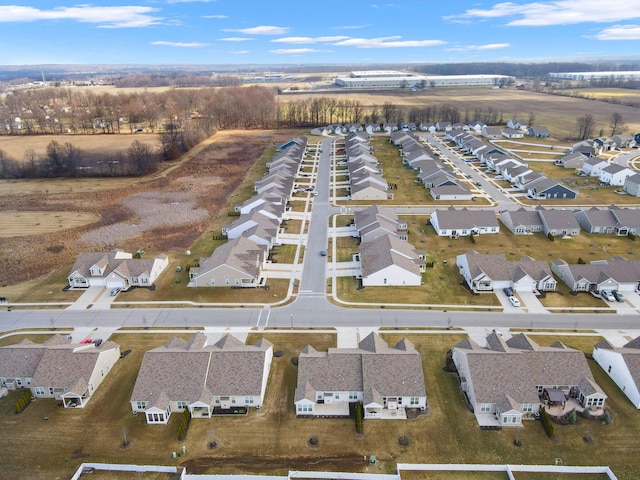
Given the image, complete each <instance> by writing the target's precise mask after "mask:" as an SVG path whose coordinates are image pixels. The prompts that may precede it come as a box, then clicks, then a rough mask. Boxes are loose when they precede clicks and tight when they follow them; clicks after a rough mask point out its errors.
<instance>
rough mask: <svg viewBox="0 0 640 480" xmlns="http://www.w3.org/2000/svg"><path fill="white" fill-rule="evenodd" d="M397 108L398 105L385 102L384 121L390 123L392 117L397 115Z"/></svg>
mask: <svg viewBox="0 0 640 480" xmlns="http://www.w3.org/2000/svg"><path fill="white" fill-rule="evenodd" d="M397 109H398V107H396V106H395V105H394V104H393V103H391V102H384V103H383V104H382V117H383V118H384V121H385V122H386V123H389V122H390V121H391V119H392V118H393V117H394V116H395V115H396V110H397Z"/></svg>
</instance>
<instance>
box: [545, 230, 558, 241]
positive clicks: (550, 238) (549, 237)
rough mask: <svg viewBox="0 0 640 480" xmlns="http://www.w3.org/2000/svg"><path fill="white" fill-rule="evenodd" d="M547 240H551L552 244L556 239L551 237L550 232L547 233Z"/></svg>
mask: <svg viewBox="0 0 640 480" xmlns="http://www.w3.org/2000/svg"><path fill="white" fill-rule="evenodd" d="M547 238H548V239H549V240H551V241H552V242H555V241H556V237H554V236H553V235H551V232H549V233H547Z"/></svg>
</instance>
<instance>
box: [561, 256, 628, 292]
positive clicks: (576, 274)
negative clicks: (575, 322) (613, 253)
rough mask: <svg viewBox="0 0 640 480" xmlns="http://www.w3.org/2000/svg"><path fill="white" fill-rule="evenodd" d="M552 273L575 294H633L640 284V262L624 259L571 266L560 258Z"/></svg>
mask: <svg viewBox="0 0 640 480" xmlns="http://www.w3.org/2000/svg"><path fill="white" fill-rule="evenodd" d="M551 271H552V272H553V273H555V274H556V276H557V277H558V278H559V279H560V280H562V281H563V282H564V283H565V285H567V286H568V287H569V288H570V289H571V291H573V292H600V291H602V290H608V291H611V290H619V291H621V292H633V291H635V290H637V289H638V288H639V284H640V261H637V260H627V259H626V258H624V257H613V258H612V259H611V260H596V261H592V262H590V263H587V264H579V263H578V264H569V263H567V262H566V261H565V260H562V259H559V258H558V259H555V260H554V261H553V262H551Z"/></svg>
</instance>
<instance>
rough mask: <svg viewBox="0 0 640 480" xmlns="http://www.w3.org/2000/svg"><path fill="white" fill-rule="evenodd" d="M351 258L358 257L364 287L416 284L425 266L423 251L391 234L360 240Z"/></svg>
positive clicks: (420, 283)
mask: <svg viewBox="0 0 640 480" xmlns="http://www.w3.org/2000/svg"><path fill="white" fill-rule="evenodd" d="M354 257H355V258H354V260H360V264H361V267H362V274H361V277H360V278H361V279H362V286H364V287H391V286H396V287H397V286H410V285H412V286H419V285H422V273H424V272H425V270H426V268H427V265H426V261H425V254H424V252H422V253H421V252H418V251H416V249H415V248H414V247H413V245H411V244H410V243H409V242H406V241H403V240H401V239H400V238H398V237H396V236H395V235H391V234H386V235H382V236H380V237H377V238H375V239H373V240H371V241H369V242H362V243H361V244H360V246H359V248H358V254H357V255H355V256H354Z"/></svg>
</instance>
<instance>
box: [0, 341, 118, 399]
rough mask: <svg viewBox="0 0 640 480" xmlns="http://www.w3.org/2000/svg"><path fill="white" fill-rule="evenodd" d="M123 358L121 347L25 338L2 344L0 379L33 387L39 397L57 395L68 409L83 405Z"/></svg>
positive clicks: (13, 386)
mask: <svg viewBox="0 0 640 480" xmlns="http://www.w3.org/2000/svg"><path fill="white" fill-rule="evenodd" d="M119 358H120V346H119V345H118V344H116V343H113V342H111V341H106V342H102V343H101V344H100V346H96V345H94V344H93V343H91V344H88V345H81V344H74V343H71V341H70V340H68V339H66V338H64V337H62V336H61V335H54V336H53V337H51V338H49V339H48V340H47V341H46V342H44V343H34V342H32V341H30V340H26V339H25V340H22V341H21V342H20V343H17V344H15V345H7V346H5V347H0V382H1V383H2V386H3V387H7V388H8V389H10V390H13V389H16V388H30V389H31V393H32V395H33V396H34V397H36V398H55V399H57V400H60V401H62V402H63V405H64V407H65V408H73V407H75V408H84V407H85V406H86V404H87V403H88V402H89V400H91V397H92V396H93V394H94V393H95V391H96V389H97V388H98V387H99V386H100V384H101V383H102V381H103V380H104V379H105V378H106V376H107V374H108V373H109V372H110V371H111V368H112V367H113V366H114V365H115V363H116V362H117V361H118V359H119Z"/></svg>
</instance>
